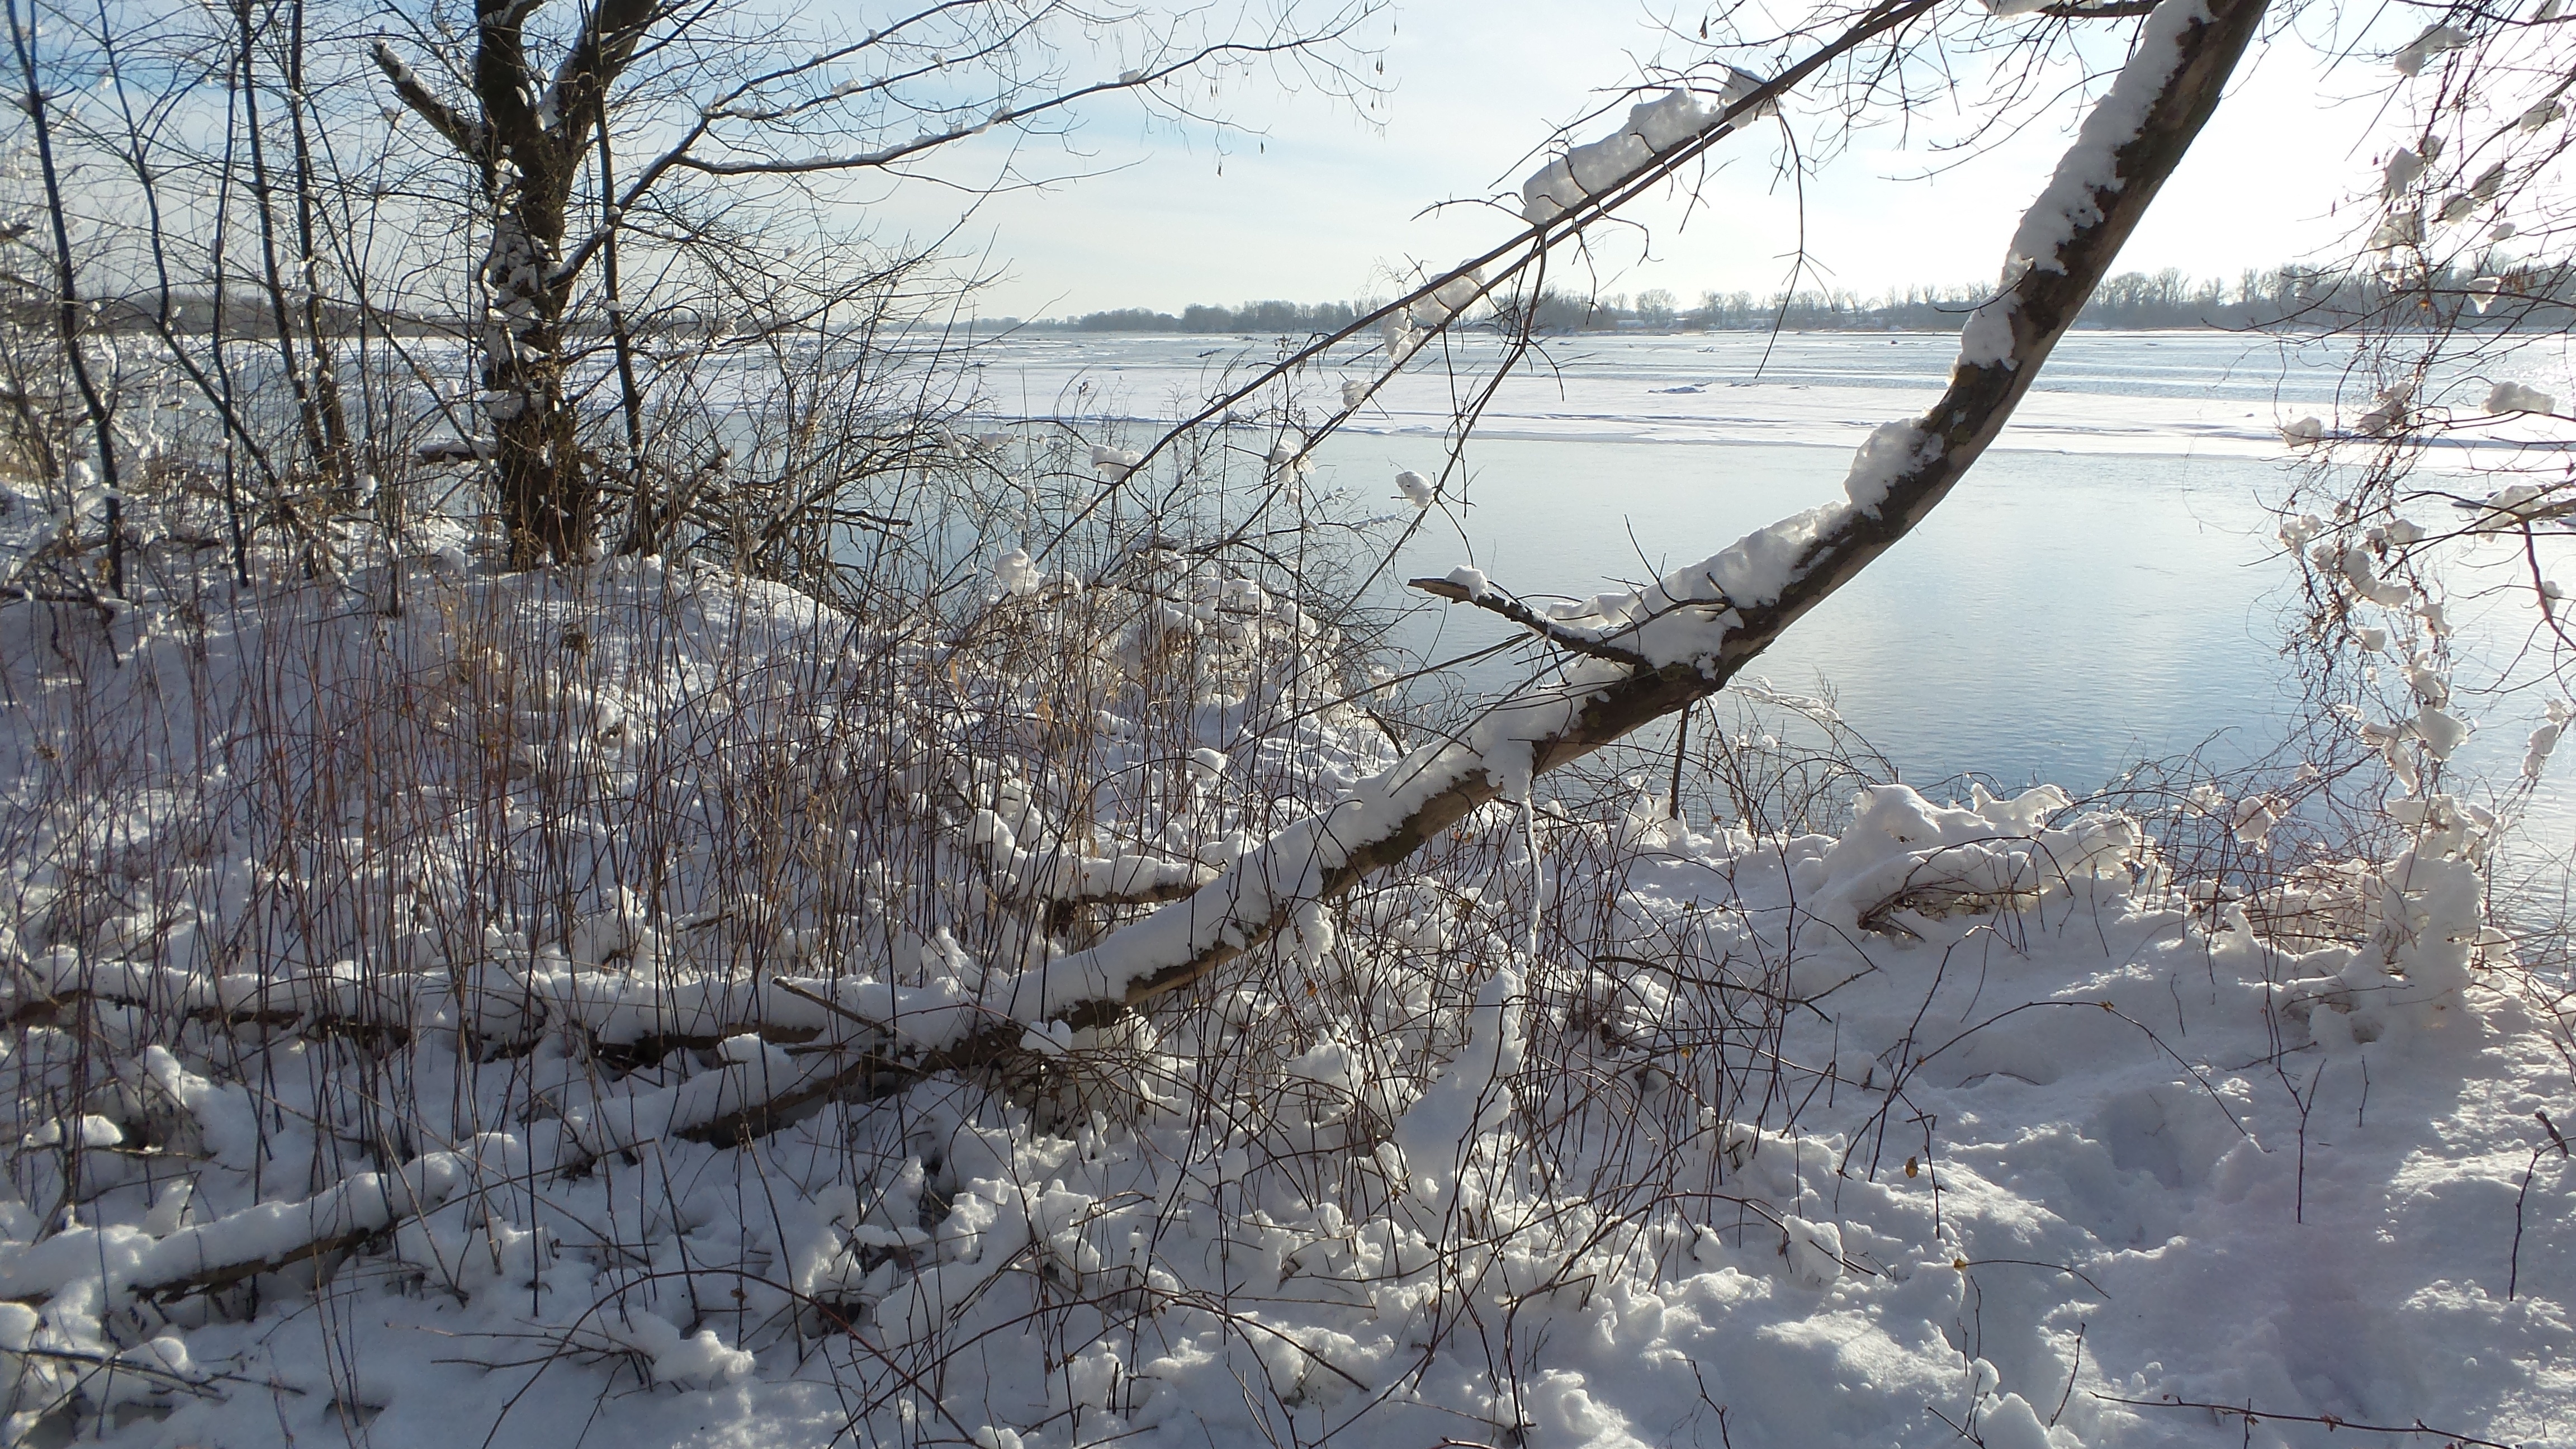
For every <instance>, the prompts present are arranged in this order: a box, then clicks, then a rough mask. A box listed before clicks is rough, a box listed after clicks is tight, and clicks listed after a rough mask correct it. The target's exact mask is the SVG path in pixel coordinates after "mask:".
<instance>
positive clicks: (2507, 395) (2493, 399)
mask: <svg viewBox="0 0 2576 1449" xmlns="http://www.w3.org/2000/svg"><path fill="white" fill-rule="evenodd" d="M2487 411H2488V412H2491V413H2554V412H2556V411H2558V399H2556V398H2554V397H2551V396H2550V395H2549V394H2547V393H2545V392H2542V391H2541V390H2540V389H2538V388H2536V387H2533V386H2531V385H2530V384H2528V383H2520V382H2500V383H2497V384H2496V385H2495V387H2494V388H2493V390H2491V391H2489V392H2488V393H2487Z"/></svg>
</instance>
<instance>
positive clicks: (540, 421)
mask: <svg viewBox="0 0 2576 1449" xmlns="http://www.w3.org/2000/svg"><path fill="white" fill-rule="evenodd" d="M535 8H536V7H535V3H534V0H476V5H475V43H474V63H473V68H472V71H471V76H470V84H471V87H472V91H473V98H474V113H473V114H468V113H466V112H463V111H460V110H458V109H457V108H455V107H453V106H451V105H449V104H448V103H447V102H446V101H445V100H444V99H442V98H441V97H440V96H439V95H438V94H437V93H436V92H435V91H433V90H432V89H431V88H430V87H429V85H428V84H427V83H425V82H424V81H423V80H422V79H421V78H420V77H419V76H418V75H416V74H414V73H413V72H412V70H411V68H410V67H408V66H406V65H404V64H403V63H402V61H401V60H400V59H398V58H397V57H396V56H395V55H394V53H393V51H392V50H391V48H389V47H387V46H385V45H382V44H379V45H378V46H377V47H376V52H375V59H376V65H377V67H378V68H379V69H381V70H383V71H384V73H385V75H386V77H387V78H388V79H389V80H391V81H392V82H393V86H394V92H395V94H397V95H398V96H400V97H401V98H402V101H403V104H405V105H406V106H409V107H410V108H411V109H412V111H413V112H415V113H416V114H418V115H419V116H420V117H421V118H422V119H423V120H426V121H427V122H428V123H429V124H430V127H431V129H433V130H435V131H437V132H438V133H439V135H441V136H443V137H445V138H446V140H447V142H448V144H450V145H452V146H454V147H455V148H456V150H457V153H458V154H459V155H460V156H462V157H463V158H464V159H465V160H466V161H467V162H468V163H469V164H471V165H472V166H473V167H474V169H475V174H476V177H477V180H478V183H479V185H480V188H481V191H482V200H483V203H484V206H485V208H486V214H487V215H488V216H489V217H490V218H491V226H492V241H491V245H490V247H489V248H488V249H487V250H486V252H485V254H484V259H483V296H484V314H483V318H482V329H481V335H480V336H479V337H478V338H477V339H476V341H477V343H478V345H479V346H480V347H481V349H482V364H481V375H482V376H481V380H482V384H483V398H482V409H481V410H482V414H483V419H484V423H485V425H486V426H487V427H488V428H489V429H490V436H489V438H488V439H487V441H488V443H489V445H490V450H491V462H492V469H493V478H494V485H495V491H496V493H497V494H498V499H497V501H498V504H499V511H500V516H501V523H502V527H503V528H504V530H506V532H507V533H508V536H509V551H510V562H511V565H512V566H513V567H516V568H527V567H531V566H533V565H535V564H537V563H540V562H542V561H544V560H545V559H547V558H548V557H552V558H555V559H560V560H572V559H577V558H580V557H582V556H583V555H584V554H586V553H587V552H589V550H590V547H591V545H592V543H593V542H594V540H596V538H597V537H598V533H599V478H598V475H597V471H596V470H595V469H594V468H593V467H592V466H591V464H590V461H589V460H588V459H586V458H584V457H583V456H582V454H581V449H580V434H579V428H578V422H579V419H578V416H577V415H576V413H575V410H574V408H573V404H572V401H571V399H570V397H569V396H567V394H566V392H565V389H564V366H565V349H564V341H565V339H564V316H565V313H566V311H567V310H568V309H569V307H570V305H571V302H572V296H573V284H574V281H575V277H574V275H573V273H572V272H571V271H569V270H567V269H566V267H565V250H564V222H565V217H566V215H567V214H568V212H569V211H570V209H571V205H572V194H573V186H574V183H575V182H576V181H577V180H578V179H579V176H580V164H579V163H580V158H581V156H582V155H583V153H584V151H585V150H586V149H587V148H588V146H589V144H590V136H591V128H592V127H593V126H594V125H604V124H605V122H606V117H607V109H608V108H607V94H608V88H609V87H610V86H611V85H613V84H615V83H616V81H617V78H618V77H619V75H621V74H622V73H623V72H624V70H625V68H626V65H627V62H628V61H630V60H632V59H633V58H634V54H635V47H636V43H637V42H638V41H639V40H641V39H642V38H643V34H644V28H645V27H646V26H647V25H648V24H650V23H651V22H652V21H653V20H654V19H655V17H656V16H658V15H660V14H662V13H663V12H662V11H661V9H660V8H659V6H658V5H657V3H656V0H604V3H601V4H599V5H596V6H593V7H586V13H585V15H584V17H583V24H582V27H581V29H580V31H579V33H578V34H577V35H576V36H575V38H574V41H573V44H572V45H571V47H570V48H569V49H568V50H567V51H566V52H565V55H564V58H563V60H562V62H561V63H560V64H559V65H557V67H556V68H555V71H554V74H553V76H552V77H551V79H550V80H549V79H547V78H545V77H541V76H540V75H538V74H537V73H536V72H535V71H534V70H533V69H532V68H531V67H530V66H529V64H528V55H527V45H526V40H525V37H524V35H523V30H522V27H523V24H524V22H525V20H526V18H527V16H528V14H529V13H530V12H531V11H532V10H533V9H535ZM611 224H612V225H613V224H614V223H613V221H612V222H611Z"/></svg>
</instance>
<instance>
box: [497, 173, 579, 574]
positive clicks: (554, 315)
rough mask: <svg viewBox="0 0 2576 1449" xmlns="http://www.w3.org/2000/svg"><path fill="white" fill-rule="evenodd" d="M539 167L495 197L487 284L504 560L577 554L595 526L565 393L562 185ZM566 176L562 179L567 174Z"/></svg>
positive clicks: (529, 561) (532, 561)
mask: <svg viewBox="0 0 2576 1449" xmlns="http://www.w3.org/2000/svg"><path fill="white" fill-rule="evenodd" d="M556 179H557V178H556V176H555V175H553V174H548V171H547V170H540V171H539V173H538V174H536V175H528V176H524V177H523V179H522V180H521V182H520V187H521V190H520V192H519V194H518V195H517V196H516V197H515V198H512V197H502V198H498V200H499V202H500V204H499V206H498V207H497V208H496V211H497V221H496V224H495V226H494V228H493V233H492V247H491V251H490V253H489V255H488V256H487V257H486V259H485V261H484V266H483V277H484V283H485V287H486V289H487V290H486V293H485V296H486V302H485V307H486V311H485V317H484V337H483V407H484V413H485V416H486V417H487V419H488V420H489V421H490V423H491V426H492V444H493V457H492V464H493V469H494V472H495V474H496V475H497V477H498V480H499V490H500V504H501V522H502V526H503V527H504V528H505V529H506V530H507V531H508V535H509V541H510V563H511V566H512V567H514V568H529V567H533V566H535V565H536V564H537V563H539V562H541V561H543V560H544V559H546V558H547V557H549V556H551V557H553V558H555V559H558V560H564V561H570V560H573V559H578V558H580V557H582V556H583V554H584V553H586V552H587V551H588V550H589V548H590V545H591V540H592V538H593V537H594V536H595V533H596V530H597V526H598V517H597V515H598V506H597V505H598V493H599V484H598V480H597V479H596V478H595V477H593V476H592V475H591V472H590V470H589V469H587V468H585V467H583V466H582V459H581V454H580V449H579V446H578V441H577V437H576V433H575V428H574V423H575V418H574V415H573V409H572V405H571V403H570V402H569V401H568V400H567V399H566V397H565V396H564V334H563V316H564V308H565V304H566V303H567V301H568V300H569V297H570V291H571V288H570V286H569V285H568V284H567V283H563V282H558V281H555V280H553V279H552V274H553V272H554V269H555V266H556V261H557V259H558V258H559V257H561V256H562V254H563V230H564V206H565V200H566V195H565V193H566V191H567V190H568V188H567V187H561V186H558V185H556V184H555V182H556ZM564 179H566V180H568V179H569V178H568V177H565V178H564Z"/></svg>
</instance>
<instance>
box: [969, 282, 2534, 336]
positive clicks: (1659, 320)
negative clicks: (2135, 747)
mask: <svg viewBox="0 0 2576 1449" xmlns="http://www.w3.org/2000/svg"><path fill="white" fill-rule="evenodd" d="M2394 285H2395V284H2393V283H2391V282H2390V281H2388V280H2387V279H2386V278H2384V277H2382V276H2380V275H2379V274H2377V273H2355V272H2336V271H2327V270H2324V269H2321V268H2315V267H2273V268H2268V269H2265V270H2261V271H2251V270H2249V271H2246V272H2244V273H2242V274H2241V275H2239V276H2238V277H2237V278H2236V279H2235V280H2234V281H2226V280H2222V279H2219V278H2214V277H2213V278H2196V277H2191V276H2187V275H2185V274H2184V273H2182V272H2181V271H2178V270H2175V269H2173V268H2167V269H2165V270H2164V271H2160V272H2123V273H2121V274H2120V275H2118V276H2115V277H2110V278H2106V279H2105V280H2104V281H2103V283H2102V285H2101V286H2100V287H2099V288H2097V289H2095V291H2094V293H2093V300H2092V301H2091V302H2090V303H2088V304H2087V305H2086V306H2085V308H2084V312H2083V314H2082V316H2081V318H2080V319H2079V320H2080V321H2081V322H2083V323H2086V324H2090V325H2092V326H2096V327H2109V328H2123V329H2139V330H2144V329H2150V328H2176V327H2228V328H2243V327H2261V326H2270V325H2273V324H2275V323H2280V322H2285V321H2286V322H2291V323H2294V324H2296V323H2308V324H2313V325H2316V326H2319V327H2331V326H2336V325H2339V324H2341V323H2343V322H2347V321H2350V320H2352V319H2353V318H2355V317H2357V316H2360V315H2362V314H2365V313H2369V312H2373V311H2376V310H2378V309H2380V308H2382V307H2384V306H2385V305H2386V304H2387V302H2388V301H2389V299H2390V297H2391V292H2392V287H2393V286H2394ZM2407 291H2408V292H2410V293H2422V294H2423V298H2424V304H2425V305H2424V310H2426V311H2427V312H2432V311H2436V310H2439V311H2441V312H2443V313H2446V314H2447V313H2457V314H2458V316H2457V320H2458V321H2459V322H2461V323H2463V324H2465V325H2468V326H2473V327H2475V326H2490V327H2508V326H2522V327H2528V326H2540V325H2547V326H2552V327H2559V326H2564V325H2566V320H2567V316H2568V313H2567V311H2566V308H2567V307H2576V285H2571V282H2570V279H2568V278H2565V277H2553V278H2547V279H2539V278H2534V277H2530V276H2516V277H2508V278H2504V279H2501V281H2500V282H2499V280H2498V279H2494V278H2488V279H2484V281H2483V284H2482V282H2481V279H2479V278H2476V277H2472V276H2469V275H2467V274H2461V275H2458V276H2446V277H2437V278H2435V279H2434V280H2433V282H2432V283H2431V285H2430V286H2429V287H2428V286H2426V285H2425V284H2424V283H2423V282H2422V281H2421V280H2418V281H2417V282H2415V283H2414V284H2413V285H2412V286H2410V287H2408V288H2407ZM2499 294H2501V295H2499ZM1993 295H1994V289H1993V288H1992V287H1990V286H1988V287H1977V286H1951V287H1908V288H1906V289H1905V290H1904V291H1902V292H1896V293H1890V294H1888V295H1886V296H1880V297H1867V296H1862V295H1860V294H1858V293H1854V292H1847V291H1800V292H1794V293H1787V294H1783V293H1778V292H1774V293H1772V294H1770V295H1768V296H1759V295H1756V294H1755V293H1752V292H1713V291H1712V292H1702V293H1701V294H1700V298H1699V304H1698V305H1697V306H1684V305H1682V303H1681V301H1680V299H1679V298H1677V297H1676V296H1675V295H1674V294H1673V293H1671V292H1669V291H1666V290H1663V289H1661V288H1657V289H1654V290H1652V291H1645V292H1639V293H1637V294H1636V295H1635V296H1634V297H1633V298H1632V297H1630V296H1629V295H1628V294H1626V293H1613V294H1610V295H1608V296H1601V297H1590V298H1586V297H1581V296H1573V295H1568V294H1565V293H1560V292H1547V293H1543V294H1541V296H1540V297H1539V299H1538V303H1537V305H1536V307H1535V308H1534V309H1533V312H1534V316H1533V318H1532V320H1533V321H1534V322H1535V324H1536V326H1537V328H1538V330H1540V331H1542V332H1612V331H1619V332H1682V331H1705V330H1708V329H1711V328H1716V329H1740V328H1758V327H1770V326H1774V325H1777V326H1782V327H1788V328H1792V329H1796V330H1799V331H1833V330H1837V329H1850V330H1855V331H1883V330H1889V329H1896V330H1905V331H1948V330H1952V329H1955V328H1957V327H1958V326H1959V325H1960V324H1961V323H1962V322H1964V321H1965V320H1966V318H1967V315H1968V314H1969V313H1970V312H1972V311H1974V310H1976V308H1977V306H1978V305H1979V304H1980V303H1982V302H1984V301H1985V300H1986V299H1987V298H1989V297H1991V296H1993ZM2480 301H2488V302H2495V301H2503V302H2507V303H2510V304H2512V305H2504V306H2494V307H2492V308H2491V309H2489V310H2481V309H2480V308H2479V307H2478V306H2477V305H2476V303H2477V302H2480ZM2534 302H2540V303H2544V304H2547V305H2544V306H2541V307H2537V308H2535V307H2533V306H2531V305H2530V304H2531V303H2534ZM1383 305H1385V301H1384V299H1380V298H1362V299H1359V300H1356V301H1350V302H1322V303H1316V304H1313V305H1304V304H1300V303H1296V302H1246V303H1244V304H1243V305H1242V306H1240V307H1213V306H1198V307H1187V308H1184V309H1182V310H1181V311H1180V312H1179V313H1177V314H1174V313H1170V312H1156V311H1151V310H1149V309H1146V308H1142V307H1122V308H1119V309H1118V310H1116V311H1110V312H1092V313H1088V314H1086V315H1084V316H1081V317H1074V318H1068V319H1064V320H1058V321H1045V322H1030V323H1023V324H1020V325H1022V326H1025V327H1028V328H1031V329H1034V330H1038V331H1047V332H1234V333H1252V334H1256V335H1268V336H1292V335H1299V334H1306V333H1315V332H1330V331H1334V330H1336V329H1339V328H1342V327H1346V326H1348V325H1350V323H1351V322H1352V321H1353V320H1354V319H1356V318H1359V317H1363V316H1366V315H1367V314H1368V313H1370V312H1372V311H1375V310H1376V309H1377V308H1379V307H1381V306H1383Z"/></svg>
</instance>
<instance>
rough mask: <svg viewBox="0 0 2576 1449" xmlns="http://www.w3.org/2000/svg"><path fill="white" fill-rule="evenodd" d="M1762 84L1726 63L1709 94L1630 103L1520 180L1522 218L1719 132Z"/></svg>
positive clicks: (1565, 207) (1544, 214)
mask: <svg viewBox="0 0 2576 1449" xmlns="http://www.w3.org/2000/svg"><path fill="white" fill-rule="evenodd" d="M1761 85H1762V81H1761V79H1760V77H1757V76H1754V75H1750V74H1748V73H1746V72H1744V71H1740V70H1735V69H1732V68H1728V69H1727V70H1726V73H1725V74H1724V75H1723V76H1721V77H1719V78H1718V80H1717V93H1716V94H1714V95H1705V96H1704V95H1699V94H1695V93H1693V92H1692V91H1690V90H1688V89H1677V90H1671V91H1667V92H1665V93H1664V94H1663V95H1661V96H1659V97H1657V98H1656V99H1654V100H1651V101H1644V102H1640V103H1639V104H1637V105H1635V106H1633V107H1631V108H1630V109H1629V111H1628V119H1627V123H1626V124H1625V125H1624V126H1622V127H1621V128H1620V129H1619V130H1618V131H1616V132H1613V133H1612V134H1610V135H1608V136H1604V137H1602V138H1601V139H1600V140H1598V141H1592V142H1588V143H1586V144H1583V145H1579V146H1575V147H1572V148H1571V149H1569V150H1568V151H1567V152H1566V154H1565V155H1563V156H1560V157H1556V158H1554V159H1552V160H1550V161H1549V162H1548V163H1547V164H1546V165H1544V166H1542V167H1540V168H1539V169H1538V170H1537V171H1535V172H1533V173H1531V174H1530V177H1529V179H1528V180H1526V181H1524V182H1523V183H1522V184H1521V217H1522V219H1523V220H1525V221H1527V222H1529V223H1530V224H1531V225H1533V226H1538V225H1544V224H1545V223H1547V222H1550V221H1553V220H1555V219H1556V218H1557V217H1559V216H1562V215H1564V214H1565V213H1567V212H1569V211H1572V210H1574V209H1575V208H1577V207H1579V206H1581V205H1582V204H1583V203H1584V201H1585V200H1586V199H1587V198H1589V197H1595V196H1604V195H1607V194H1609V193H1611V192H1613V191H1616V190H1618V189H1619V188H1620V187H1621V186H1622V185H1624V184H1625V183H1626V182H1627V181H1628V180H1629V179H1631V178H1632V177H1635V176H1637V175H1639V174H1641V173H1643V172H1644V171H1645V170H1647V169H1648V168H1649V167H1650V166H1652V165H1653V164H1654V163H1655V162H1656V161H1658V160H1661V159H1663V158H1665V157H1666V156H1667V155H1669V154H1670V153H1671V152H1673V151H1674V150H1677V149H1678V148H1680V147H1682V146H1683V145H1685V144H1687V143H1689V142H1691V141H1695V140H1697V139H1699V138H1700V137H1701V136H1704V135H1707V134H1708V133H1709V132H1711V131H1712V130H1719V131H1720V134H1723V130H1720V125H1721V122H1722V121H1724V118H1725V116H1726V113H1727V112H1728V110H1730V109H1731V108H1734V107H1737V106H1741V105H1742V104H1743V103H1744V102H1745V101H1746V100H1747V99H1749V98H1750V97H1751V96H1752V94H1753V92H1754V91H1755V90H1757V89H1759V88H1760V87H1761ZM1770 110H1771V107H1769V106H1768V105H1766V106H1762V107H1757V108H1755V109H1753V110H1751V111H1747V112H1745V113H1744V114H1743V115H1740V116H1738V117H1736V118H1735V119H1734V120H1733V121H1725V122H1724V129H1733V128H1734V127H1736V126H1739V125H1741V124H1743V123H1744V122H1745V121H1748V120H1751V119H1753V118H1754V117H1756V116H1758V115H1765V114H1769V112H1770ZM1441 300H1442V301H1443V302H1444V303H1445V304H1446V305H1447V308H1448V310H1449V311H1450V312H1456V311H1459V310H1461V307H1460V304H1458V303H1456V302H1454V301H1451V300H1450V299H1448V298H1442V299H1441Z"/></svg>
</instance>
